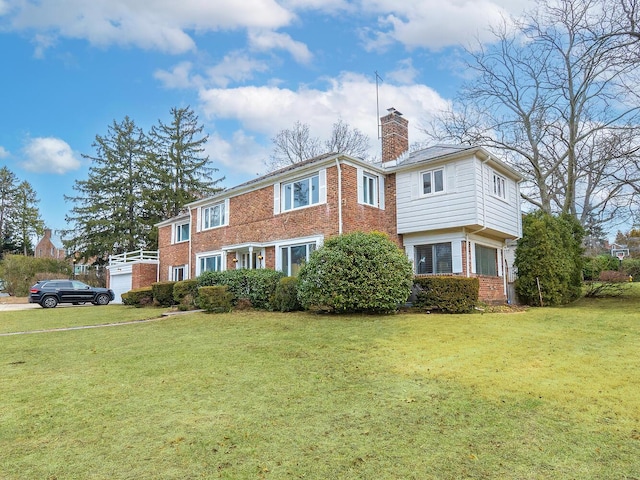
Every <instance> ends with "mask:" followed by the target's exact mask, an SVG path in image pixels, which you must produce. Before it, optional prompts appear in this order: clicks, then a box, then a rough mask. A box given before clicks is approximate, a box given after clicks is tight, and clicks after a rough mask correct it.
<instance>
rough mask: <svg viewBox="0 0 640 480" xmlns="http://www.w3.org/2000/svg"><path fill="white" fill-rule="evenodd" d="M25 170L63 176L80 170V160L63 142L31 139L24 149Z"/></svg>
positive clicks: (49, 139) (41, 138)
mask: <svg viewBox="0 0 640 480" xmlns="http://www.w3.org/2000/svg"><path fill="white" fill-rule="evenodd" d="M23 153H24V156H25V160H24V162H23V167H24V168H25V170H29V171H31V172H36V173H56V174H60V175H61V174H64V173H66V172H68V171H70V170H77V169H78V168H80V160H78V158H77V156H76V154H75V153H74V152H73V150H71V147H70V146H69V144H68V143H67V142H65V141H64V140H60V139H59V138H54V137H38V138H33V139H31V140H30V141H29V143H28V144H27V145H26V146H25V147H24V149H23Z"/></svg>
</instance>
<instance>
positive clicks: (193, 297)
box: [173, 279, 198, 310]
mask: <svg viewBox="0 0 640 480" xmlns="http://www.w3.org/2000/svg"><path fill="white" fill-rule="evenodd" d="M197 299H198V281H197V280H195V279H190V280H182V281H180V282H176V283H175V285H174V286H173V301H174V302H175V303H176V304H177V305H178V308H179V309H180V310H190V309H192V308H195V307H196V305H197V304H196V301H197Z"/></svg>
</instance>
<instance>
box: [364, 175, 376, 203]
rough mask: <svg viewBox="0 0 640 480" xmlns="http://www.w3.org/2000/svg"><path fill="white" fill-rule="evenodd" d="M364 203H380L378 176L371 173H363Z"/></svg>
mask: <svg viewBox="0 0 640 480" xmlns="http://www.w3.org/2000/svg"><path fill="white" fill-rule="evenodd" d="M362 203H366V204H367V205H373V206H374V207H375V206H377V205H378V177H377V176H375V175H371V174H370V173H366V172H363V173H362Z"/></svg>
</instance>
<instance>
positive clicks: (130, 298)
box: [121, 287, 153, 307]
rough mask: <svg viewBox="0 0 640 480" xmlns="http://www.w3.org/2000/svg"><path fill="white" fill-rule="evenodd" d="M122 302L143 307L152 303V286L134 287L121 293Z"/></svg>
mask: <svg viewBox="0 0 640 480" xmlns="http://www.w3.org/2000/svg"><path fill="white" fill-rule="evenodd" d="M121 296H122V303H123V304H125V305H130V306H134V307H145V306H149V305H153V289H152V287H142V288H136V289H134V290H129V291H128V292H125V293H123V294H122V295H121Z"/></svg>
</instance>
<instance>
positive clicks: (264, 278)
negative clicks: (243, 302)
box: [198, 268, 284, 310]
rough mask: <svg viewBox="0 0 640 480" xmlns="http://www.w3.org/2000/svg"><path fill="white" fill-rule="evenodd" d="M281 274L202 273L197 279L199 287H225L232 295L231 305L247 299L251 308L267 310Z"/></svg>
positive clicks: (241, 271)
mask: <svg viewBox="0 0 640 480" xmlns="http://www.w3.org/2000/svg"><path fill="white" fill-rule="evenodd" d="M283 276H284V274H283V273H282V272H277V271H275V270H270V269H266V268H265V269H258V270H245V269H241V270H225V271H224V272H204V273H203V274H202V275H200V276H199V277H198V285H199V286H200V287H206V286H213V285H226V286H228V287H229V292H230V293H231V294H232V295H233V304H234V305H235V304H236V303H237V302H238V300H240V299H247V300H249V302H250V303H251V305H252V306H253V308H259V309H262V310H268V309H269V306H270V305H269V301H270V300H271V298H272V297H273V294H274V293H275V290H276V287H277V285H278V282H279V281H280V279H281V278H282V277H283Z"/></svg>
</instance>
